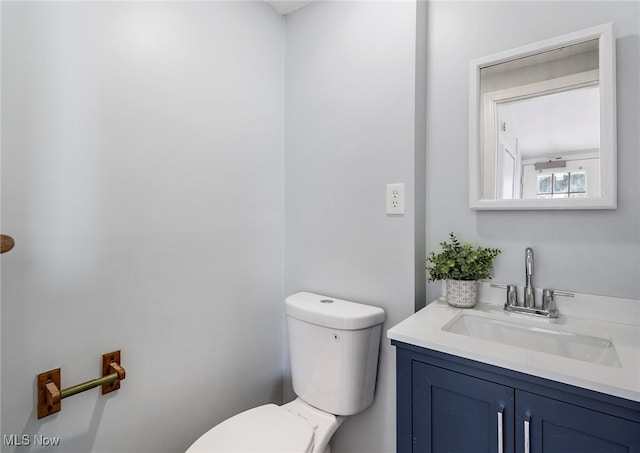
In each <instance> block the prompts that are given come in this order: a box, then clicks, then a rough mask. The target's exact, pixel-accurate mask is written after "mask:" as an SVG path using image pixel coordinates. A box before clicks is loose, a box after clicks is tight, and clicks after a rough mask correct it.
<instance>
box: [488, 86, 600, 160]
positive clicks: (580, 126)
mask: <svg viewBox="0 0 640 453" xmlns="http://www.w3.org/2000/svg"><path fill="white" fill-rule="evenodd" d="M599 94H600V91H599V89H598V87H597V86H596V87H589V88H583V89H577V90H569V91H564V92H561V93H556V94H553V95H547V96H540V97H535V98H531V99H526V100H522V101H516V102H512V103H508V104H507V105H505V106H504V107H506V108H505V109H504V110H502V111H500V110H501V107H499V113H498V116H499V121H500V122H502V121H505V122H506V123H507V124H506V127H507V128H510V129H511V130H510V132H511V134H512V135H514V136H516V137H517V139H518V149H519V150H520V152H521V153H522V158H523V159H527V158H529V159H531V158H536V157H542V156H545V157H546V156H550V155H554V154H557V155H559V156H562V155H563V154H570V153H571V152H574V153H575V152H578V151H582V152H584V151H589V150H591V151H593V150H597V149H599V148H600V107H599V106H600V102H599V101H600V99H599Z"/></svg>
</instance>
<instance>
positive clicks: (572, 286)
mask: <svg viewBox="0 0 640 453" xmlns="http://www.w3.org/2000/svg"><path fill="white" fill-rule="evenodd" d="M639 8H640V4H639V3H638V2H573V1H571V2H484V1H483V2H429V3H428V4H427V9H428V27H427V29H428V40H427V58H428V62H427V178H426V180H427V249H428V250H434V249H436V250H438V249H439V245H438V243H439V242H441V241H443V240H446V239H447V235H448V233H449V231H454V232H456V233H457V234H458V237H459V238H461V239H464V240H467V241H470V242H473V243H479V244H482V245H485V246H492V247H499V248H501V249H502V251H503V253H502V255H500V256H499V257H498V259H497V262H496V266H495V272H494V281H499V282H507V283H517V284H523V283H524V249H525V247H527V246H531V247H533V248H534V250H535V254H536V255H535V257H536V267H535V275H534V284H535V285H536V286H543V287H550V288H557V289H565V290H571V291H579V292H585V293H593V294H603V295H609V296H618V297H627V298H636V299H637V298H640V278H639V277H640V183H639V181H640V179H639V178H638V173H639V171H640V153H639V152H638V149H640V140H639V138H638V130H639V128H638V124H639V123H640V113H639V108H640V89H639V84H640V74H639V61H638V59H639V56H640V45H639V28H640V27H639V23H640V22H639V20H640V19H639V12H638V11H639ZM611 21H613V22H615V26H614V27H615V32H616V34H617V41H616V45H617V92H618V96H617V119H618V209H617V210H615V211H546V212H545V211H530V212H524V211H504V212H490V211H485V212H476V211H471V210H469V209H468V208H467V206H468V196H467V190H468V185H467V175H468V173H467V166H466V162H467V152H468V134H467V130H468V121H467V109H468V97H467V94H468V89H467V86H468V61H469V60H471V59H474V58H479V57H482V56H485V55H490V54H493V53H496V52H499V51H503V50H507V49H510V48H513V47H517V46H521V45H524V44H527V43H531V42H536V41H540V40H543V39H547V38H552V37H555V36H559V35H562V34H565V33H569V32H572V31H576V30H580V29H583V28H587V27H591V26H594V25H598V24H602V23H605V22H611ZM440 290H441V286H440V283H439V282H437V283H431V284H429V285H428V287H427V300H433V299H435V298H436V297H438V296H439V295H440Z"/></svg>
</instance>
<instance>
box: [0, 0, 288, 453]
mask: <svg viewBox="0 0 640 453" xmlns="http://www.w3.org/2000/svg"><path fill="white" fill-rule="evenodd" d="M283 56H284V19H283V18H282V17H281V16H280V15H278V14H277V13H276V12H275V11H274V10H273V9H272V8H271V7H269V6H268V5H267V4H265V3H261V2H255V3H248V2H236V3H235V4H231V3H222V2H202V3H189V4H183V3H179V2H176V3H155V2H143V3H136V4H131V3H120V2H114V3H111V2H105V3H93V2H89V3H80V2H77V3H59V2H51V3H46V2H43V3H24V2H23V3H9V2H3V3H2V121H3V124H2V232H3V233H7V234H11V235H12V236H13V237H14V238H15V239H16V247H15V249H13V250H12V251H11V252H9V253H7V254H4V255H2V282H1V283H2V329H1V330H2V434H6V435H10V434H18V435H21V434H23V433H25V434H29V435H33V434H43V435H47V436H60V437H61V438H62V439H61V446H60V447H59V448H46V449H44V450H43V451H47V452H55V451H59V452H63V453H71V452H79V453H87V452H90V451H91V452H163V451H184V450H185V449H186V448H187V447H188V446H189V444H190V443H192V442H193V441H194V440H195V439H196V438H197V437H198V436H199V435H200V434H202V433H203V432H205V431H206V430H208V429H209V428H211V426H213V425H214V424H216V423H218V422H220V421H222V420H224V419H225V418H227V417H229V416H231V415H233V414H235V413H237V412H239V411H241V410H244V409H247V408H250V407H253V406H256V405H258V404H262V403H266V402H270V401H272V402H281V400H282V360H283V359H282V341H283V340H282V335H283V334H282V325H283V323H282V300H283V292H282V275H283V248H284V233H283V230H284V161H283V160H284V154H283V145H284V133H283V128H282V123H283V118H284V112H283V102H282V99H283V95H284V93H283V85H282V80H283V76H284V74H283V64H284V61H283ZM115 349H122V354H123V366H124V367H125V368H126V370H127V377H126V380H125V381H123V383H122V387H121V389H120V390H119V391H118V392H116V393H114V394H111V395H109V396H107V397H102V396H99V393H100V392H99V390H92V391H90V392H87V393H84V394H82V395H77V396H74V397H72V398H69V399H65V400H64V401H63V403H62V412H60V413H59V414H57V415H53V416H51V417H48V418H45V419H42V420H41V421H38V420H36V418H35V414H34V410H35V401H34V395H35V394H36V393H35V384H34V383H35V377H36V374H38V373H40V372H44V371H46V370H49V369H51V368H55V367H61V368H62V386H63V387H69V386H71V385H74V384H78V383H80V382H83V381H85V380H88V379H92V378H96V377H98V376H99V374H100V371H101V370H100V367H101V355H102V354H103V353H106V352H109V351H112V350H115ZM2 451H3V452H5V451H6V452H10V451H14V449H13V448H9V447H6V446H3V447H2ZM18 451H20V452H26V451H38V449H37V448H20V449H18Z"/></svg>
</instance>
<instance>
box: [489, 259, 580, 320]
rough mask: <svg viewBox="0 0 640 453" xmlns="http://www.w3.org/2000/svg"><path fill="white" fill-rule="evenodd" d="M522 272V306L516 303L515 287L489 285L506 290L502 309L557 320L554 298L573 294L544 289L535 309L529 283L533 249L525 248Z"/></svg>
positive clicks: (532, 288) (534, 300) (530, 283)
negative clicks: (523, 273) (540, 302)
mask: <svg viewBox="0 0 640 453" xmlns="http://www.w3.org/2000/svg"><path fill="white" fill-rule="evenodd" d="M524 270H525V285H524V301H523V303H522V305H520V304H519V303H518V288H517V287H516V285H503V284H498V283H491V286H492V287H494V288H504V289H506V290H507V300H506V301H505V303H504V309H505V310H506V311H513V312H517V313H525V314H528V315H537V316H544V317H546V318H557V317H558V308H557V307H556V302H555V299H554V296H567V297H573V296H574V294H573V293H568V292H565V291H556V290H552V289H545V290H543V291H542V307H536V298H535V293H536V290H535V288H534V287H533V283H532V282H531V276H532V275H533V249H532V248H531V247H527V248H526V249H525V251H524Z"/></svg>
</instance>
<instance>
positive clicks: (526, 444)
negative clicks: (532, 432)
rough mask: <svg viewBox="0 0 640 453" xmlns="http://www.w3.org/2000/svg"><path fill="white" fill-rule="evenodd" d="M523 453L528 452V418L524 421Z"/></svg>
mask: <svg viewBox="0 0 640 453" xmlns="http://www.w3.org/2000/svg"><path fill="white" fill-rule="evenodd" d="M524 453H529V420H525V421H524Z"/></svg>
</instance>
